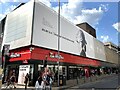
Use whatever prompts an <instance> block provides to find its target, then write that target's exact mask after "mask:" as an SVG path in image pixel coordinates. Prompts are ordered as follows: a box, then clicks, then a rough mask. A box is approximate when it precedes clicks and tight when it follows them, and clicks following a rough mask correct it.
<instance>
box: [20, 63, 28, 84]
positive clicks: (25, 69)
mask: <svg viewBox="0 0 120 90" xmlns="http://www.w3.org/2000/svg"><path fill="white" fill-rule="evenodd" d="M29 70H30V65H20V66H19V76H18V84H24V81H25V76H26V74H27V73H28V74H29Z"/></svg>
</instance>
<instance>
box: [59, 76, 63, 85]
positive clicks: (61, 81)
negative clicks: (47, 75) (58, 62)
mask: <svg viewBox="0 0 120 90" xmlns="http://www.w3.org/2000/svg"><path fill="white" fill-rule="evenodd" d="M59 85H60V86H63V75H59Z"/></svg>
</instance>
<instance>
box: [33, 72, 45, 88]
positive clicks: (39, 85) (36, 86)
mask: <svg viewBox="0 0 120 90" xmlns="http://www.w3.org/2000/svg"><path fill="white" fill-rule="evenodd" d="M42 81H43V80H42V72H40V73H39V77H38V79H37V81H36V83H35V88H36V90H39V89H43V87H42V84H41V83H42Z"/></svg>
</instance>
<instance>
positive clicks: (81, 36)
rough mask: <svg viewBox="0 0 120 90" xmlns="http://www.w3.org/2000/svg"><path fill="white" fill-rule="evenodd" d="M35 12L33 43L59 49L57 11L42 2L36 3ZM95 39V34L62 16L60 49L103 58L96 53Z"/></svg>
mask: <svg viewBox="0 0 120 90" xmlns="http://www.w3.org/2000/svg"><path fill="white" fill-rule="evenodd" d="M34 13H35V14H34V26H33V27H34V28H33V40H32V41H33V42H32V44H33V45H36V46H40V47H44V48H49V49H54V50H58V47H57V46H58V29H57V28H58V15H57V13H56V12H55V11H53V10H51V9H49V8H48V7H47V6H45V5H44V4H42V3H40V2H38V3H35V11H34ZM94 40H95V39H94V37H93V36H91V35H90V34H88V33H87V32H85V31H84V30H82V29H81V28H79V27H77V26H75V25H74V24H73V23H71V22H70V21H68V20H66V19H65V18H64V17H61V18H60V51H63V52H66V53H71V54H75V55H80V56H85V57H90V58H97V59H100V60H103V57H101V56H98V55H99V54H100V53H98V55H95V45H94V42H95V41H94ZM100 46H101V45H100ZM102 47H103V45H102ZM102 49H103V48H102ZM103 54H104V50H103V52H102V55H103ZM104 59H105V58H104Z"/></svg>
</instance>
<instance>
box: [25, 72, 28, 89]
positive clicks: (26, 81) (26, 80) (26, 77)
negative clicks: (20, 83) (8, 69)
mask: <svg viewBox="0 0 120 90" xmlns="http://www.w3.org/2000/svg"><path fill="white" fill-rule="evenodd" d="M28 81H29V74H28V73H27V74H26V76H25V81H24V83H25V90H26V89H27V85H28Z"/></svg>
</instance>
